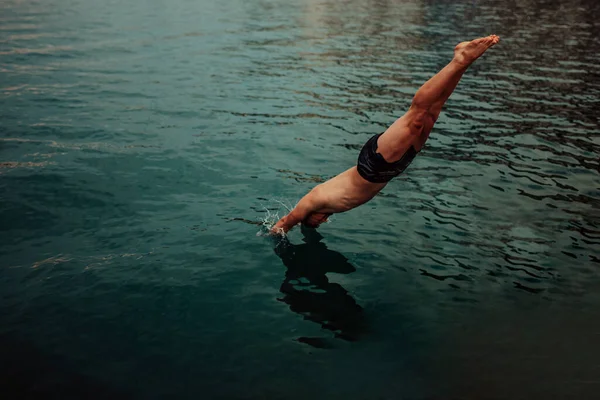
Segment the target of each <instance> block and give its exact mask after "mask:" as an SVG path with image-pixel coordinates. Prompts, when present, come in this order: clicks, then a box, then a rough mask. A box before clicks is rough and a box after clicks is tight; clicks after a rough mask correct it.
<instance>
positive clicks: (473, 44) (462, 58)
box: [454, 35, 500, 67]
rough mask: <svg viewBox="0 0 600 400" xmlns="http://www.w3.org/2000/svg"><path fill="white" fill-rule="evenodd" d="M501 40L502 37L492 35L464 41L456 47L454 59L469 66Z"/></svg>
mask: <svg viewBox="0 0 600 400" xmlns="http://www.w3.org/2000/svg"><path fill="white" fill-rule="evenodd" d="M499 41H500V37H499V36H496V35H490V36H486V37H483V38H479V39H475V40H471V41H470V42H462V43H459V44H457V45H456V47H455V48H454V61H455V62H457V63H459V64H461V65H464V66H465V67H468V66H469V65H471V64H472V63H473V61H475V60H477V59H478V58H479V57H480V56H481V55H482V54H483V53H485V51H486V50H487V49H489V48H490V47H492V46H493V45H495V44H496V43H498V42H499Z"/></svg>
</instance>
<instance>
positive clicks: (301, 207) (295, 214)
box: [271, 188, 320, 234]
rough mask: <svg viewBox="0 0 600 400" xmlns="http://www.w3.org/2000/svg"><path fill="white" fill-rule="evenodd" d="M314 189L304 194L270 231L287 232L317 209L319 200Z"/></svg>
mask: <svg viewBox="0 0 600 400" xmlns="http://www.w3.org/2000/svg"><path fill="white" fill-rule="evenodd" d="M315 189H316V188H315ZM315 189H313V190H311V191H310V192H309V193H308V194H307V195H306V196H304V197H303V198H302V199H301V200H300V201H299V202H298V204H297V205H296V207H294V209H293V210H292V211H291V212H290V213H289V214H288V215H286V216H285V217H283V218H281V219H280V220H279V221H278V222H277V223H276V224H275V225H274V226H273V227H272V228H271V233H276V234H281V233H287V232H288V231H289V230H290V229H292V228H293V227H294V226H296V225H297V224H299V223H301V222H302V221H304V220H305V219H306V218H307V217H308V216H309V215H310V214H311V213H313V212H315V211H316V210H318V209H319V208H320V202H319V201H318V195H317V193H318V191H317V190H315Z"/></svg>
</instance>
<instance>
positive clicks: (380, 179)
mask: <svg viewBox="0 0 600 400" xmlns="http://www.w3.org/2000/svg"><path fill="white" fill-rule="evenodd" d="M381 135H382V133H380V134H378V135H375V136H373V137H372V138H371V139H369V140H368V141H367V143H365V145H364V146H363V148H362V150H361V151H360V154H359V155H358V164H357V168H358V173H359V174H360V176H362V177H363V178H364V179H366V180H368V181H369V182H373V183H385V182H389V181H390V180H391V179H392V178H394V177H396V176H398V175H400V174H401V173H402V172H404V170H405V169H406V167H408V165H409V164H410V163H411V162H412V160H413V159H414V158H415V156H416V155H417V151H416V150H415V148H414V146H410V148H409V149H408V150H407V151H406V153H404V155H403V156H402V158H400V159H399V160H398V161H396V162H392V163H388V162H387V161H385V159H384V158H383V156H382V155H381V154H379V153H378V152H377V139H379V136H381Z"/></svg>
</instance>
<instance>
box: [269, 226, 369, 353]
mask: <svg viewBox="0 0 600 400" xmlns="http://www.w3.org/2000/svg"><path fill="white" fill-rule="evenodd" d="M301 229H302V234H303V236H304V237H303V239H302V240H303V241H304V243H303V244H297V245H296V244H292V243H290V242H289V240H288V239H287V238H286V237H281V238H278V239H277V242H276V244H275V254H277V255H278V256H279V257H280V258H281V260H282V261H283V264H284V265H285V266H286V267H287V271H286V273H285V279H284V281H283V283H282V284H281V288H280V291H281V293H283V297H281V298H279V299H278V300H279V301H282V302H284V303H287V304H289V306H290V310H292V311H293V312H295V313H298V314H300V315H302V316H303V317H304V318H305V319H307V320H309V321H313V322H316V323H318V324H320V325H321V326H322V327H323V328H325V329H328V330H331V331H333V332H334V333H335V337H337V338H340V339H344V340H348V341H355V340H357V339H358V338H359V337H360V336H361V334H363V333H364V332H365V331H366V329H365V328H366V324H365V320H364V313H363V309H362V307H361V306H359V305H358V304H357V303H356V301H355V300H354V299H353V298H352V297H351V296H350V295H349V294H348V291H347V290H346V289H344V288H343V287H342V286H341V285H339V284H337V283H331V282H329V280H328V279H327V275H326V274H327V273H328V272H335V273H338V274H349V273H352V272H354V271H356V268H354V266H353V265H352V264H350V262H348V259H347V258H346V257H344V255H342V254H341V253H338V252H337V251H333V250H329V249H328V248H327V246H326V245H325V243H322V242H321V240H322V239H323V236H321V234H319V232H317V231H316V230H314V229H312V228H308V227H305V226H302V227H301ZM298 341H300V342H303V343H307V344H309V345H311V346H314V347H318V348H328V347H331V345H330V344H329V343H328V342H327V341H326V340H325V339H323V338H308V337H301V338H298Z"/></svg>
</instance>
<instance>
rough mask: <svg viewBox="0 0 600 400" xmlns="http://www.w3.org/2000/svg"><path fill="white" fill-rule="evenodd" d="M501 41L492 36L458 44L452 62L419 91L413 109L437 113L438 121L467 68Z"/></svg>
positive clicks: (414, 99)
mask: <svg viewBox="0 0 600 400" xmlns="http://www.w3.org/2000/svg"><path fill="white" fill-rule="evenodd" d="M499 40H500V38H499V37H498V36H496V35H491V36H487V37H484V38H480V39H475V40H472V41H470V42H462V43H460V44H458V45H457V46H456V47H455V49H454V58H453V59H452V61H450V63H449V64H448V65H446V66H445V67H444V68H443V69H442V70H441V71H440V72H438V73H437V74H436V75H434V76H433V77H432V78H431V79H430V80H428V81H427V82H425V84H423V86H421V88H420V89H419V90H418V91H417V93H416V94H415V96H414V98H413V102H412V107H416V108H420V109H426V110H429V111H430V112H431V113H435V112H437V114H436V115H435V119H437V116H438V115H439V112H440V111H441V109H442V106H443V105H444V103H446V100H448V98H449V97H450V95H451V94H452V92H453V91H454V89H455V88H456V85H458V82H459V81H460V78H462V76H463V74H464V73H465V71H466V70H467V68H468V67H469V66H470V65H471V64H472V63H473V62H474V61H475V60H476V59H478V58H479V57H480V56H481V55H482V54H483V53H484V52H485V51H486V50H487V49H489V48H490V47H492V46H493V45H495V44H496V43H498V41H499Z"/></svg>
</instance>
